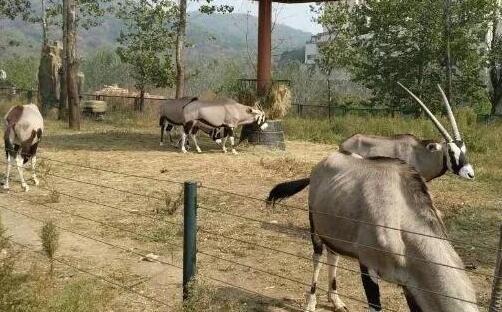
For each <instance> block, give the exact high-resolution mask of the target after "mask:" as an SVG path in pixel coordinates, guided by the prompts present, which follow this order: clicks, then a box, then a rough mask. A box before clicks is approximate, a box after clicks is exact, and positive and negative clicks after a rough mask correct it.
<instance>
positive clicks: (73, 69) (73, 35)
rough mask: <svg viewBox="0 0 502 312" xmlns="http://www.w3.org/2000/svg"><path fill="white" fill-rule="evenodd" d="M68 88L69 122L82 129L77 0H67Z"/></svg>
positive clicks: (71, 125) (71, 126) (72, 127)
mask: <svg viewBox="0 0 502 312" xmlns="http://www.w3.org/2000/svg"><path fill="white" fill-rule="evenodd" d="M66 2H67V5H66V9H67V11H66V12H65V16H66V32H67V34H66V71H65V73H66V88H67V94H68V123H69V127H70V129H75V130H80V105H79V104H80V103H79V96H78V79H77V73H78V61H77V55H76V54H77V53H76V39H77V27H76V19H75V17H76V16H75V14H76V13H75V11H76V7H75V0H66Z"/></svg>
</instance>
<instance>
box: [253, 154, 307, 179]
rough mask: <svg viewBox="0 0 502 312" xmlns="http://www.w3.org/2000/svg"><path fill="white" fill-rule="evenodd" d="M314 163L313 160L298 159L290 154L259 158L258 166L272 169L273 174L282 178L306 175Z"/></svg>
mask: <svg viewBox="0 0 502 312" xmlns="http://www.w3.org/2000/svg"><path fill="white" fill-rule="evenodd" d="M314 165H315V163H313V162H307V161H303V160H298V159H297V158H294V157H291V156H282V157H275V158H265V157H263V158H261V159H260V166H262V167H263V168H265V169H268V170H272V171H273V172H274V173H275V174H277V175H280V176H281V177H283V178H293V177H298V176H302V177H305V176H308V175H310V171H311V170H312V167H313V166H314Z"/></svg>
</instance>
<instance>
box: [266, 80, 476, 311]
mask: <svg viewBox="0 0 502 312" xmlns="http://www.w3.org/2000/svg"><path fill="white" fill-rule="evenodd" d="M399 85H400V86H401V87H403V88H404V89H405V90H406V91H407V92H408V93H410V94H411V96H412V97H413V98H414V99H415V100H416V101H417V102H418V103H419V104H420V106H421V107H422V108H423V109H424V111H425V112H426V113H427V115H428V117H429V118H430V119H431V120H432V122H433V123H434V125H435V126H436V127H437V128H438V130H439V131H440V133H441V134H442V135H443V137H444V139H445V140H446V142H444V143H440V142H434V141H432V140H419V139H418V138H416V137H415V136H413V135H397V136H394V137H380V136H368V135H363V134H356V135H354V136H352V137H350V138H349V139H347V140H345V141H344V142H342V144H341V145H340V151H341V152H343V153H346V154H350V155H352V156H355V157H357V158H361V157H362V158H369V157H389V158H395V159H399V160H401V161H403V162H405V163H407V164H409V165H411V166H412V167H413V168H414V169H415V170H416V171H417V172H418V173H419V174H420V175H421V176H422V177H423V178H424V179H425V180H426V181H430V180H432V179H434V178H437V177H439V176H441V175H443V174H444V173H445V172H446V171H447V170H450V171H451V172H453V173H454V174H456V175H459V176H461V177H463V178H466V179H473V178H474V170H473V169H472V166H471V165H470V164H469V162H468V160H467V157H466V148H465V144H464V142H463V141H462V139H461V136H460V132H459V130H458V126H457V123H456V121H455V117H454V116H453V113H452V111H451V107H450V105H449V102H448V100H447V98H446V96H445V94H444V92H443V90H442V89H441V87H440V86H438V88H439V90H440V92H441V95H442V97H443V101H444V105H445V108H446V111H447V112H448V118H449V120H450V123H451V125H452V128H453V132H454V139H453V138H452V137H451V136H450V134H449V133H448V131H446V129H445V128H444V127H443V126H442V125H441V123H440V122H439V121H438V120H437V119H436V118H435V117H434V115H433V114H432V113H431V112H430V111H429V109H428V108H427V107H426V106H425V105H424V104H423V102H422V101H421V100H420V99H419V98H418V97H417V96H415V95H414V94H413V93H412V92H411V91H409V90H408V89H407V88H405V87H404V86H403V85H401V84H399ZM309 181H310V180H309V179H308V178H307V179H302V180H298V181H293V182H290V183H282V184H279V185H277V186H276V187H275V188H274V190H273V191H272V192H271V196H272V197H271V198H273V194H274V193H277V194H285V192H286V190H285V188H286V189H288V190H287V192H291V195H292V194H295V193H297V192H299V191H300V190H302V189H303V188H305V187H306V186H307V185H308V184H309ZM295 185H296V189H295V188H292V186H295ZM291 195H289V196H291ZM286 197H287V196H286ZM330 257H331V258H332V261H335V262H337V261H338V255H336V253H332V254H331V255H330ZM334 274H335V273H334V272H333V279H335V276H334ZM361 277H362V280H363V284H364V286H365V288H367V287H369V288H370V289H373V291H374V292H376V293H378V292H379V289H378V284H377V283H376V282H374V281H372V280H371V279H370V278H369V277H368V275H367V274H365V272H364V270H363V271H362V275H361ZM368 301H369V303H370V306H371V307H372V308H373V310H374V311H379V307H380V300H379V296H372V298H368Z"/></svg>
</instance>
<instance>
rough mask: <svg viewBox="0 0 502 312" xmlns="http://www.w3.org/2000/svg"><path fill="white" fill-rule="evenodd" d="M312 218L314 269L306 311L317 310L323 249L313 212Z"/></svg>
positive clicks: (312, 311) (313, 311) (310, 216)
mask: <svg viewBox="0 0 502 312" xmlns="http://www.w3.org/2000/svg"><path fill="white" fill-rule="evenodd" d="M309 220H310V230H311V234H310V238H311V239H312V247H313V249H314V252H313V253H312V262H313V264H314V271H313V274H312V284H311V286H310V291H309V292H308V293H307V296H306V297H307V305H306V306H305V312H315V308H316V305H317V298H316V290H317V281H318V279H319V272H320V271H321V265H322V263H321V257H322V250H323V243H322V241H321V239H320V238H319V236H318V235H317V234H315V229H314V224H313V221H312V214H311V213H309Z"/></svg>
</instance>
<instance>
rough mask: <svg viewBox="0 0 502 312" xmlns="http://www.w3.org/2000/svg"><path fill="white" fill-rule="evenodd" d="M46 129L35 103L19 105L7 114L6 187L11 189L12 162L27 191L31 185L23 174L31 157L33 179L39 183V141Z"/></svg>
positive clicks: (5, 134)
mask: <svg viewBox="0 0 502 312" xmlns="http://www.w3.org/2000/svg"><path fill="white" fill-rule="evenodd" d="M43 130H44V120H43V118H42V115H41V114H40V111H39V110H38V107H37V106H36V105H35V104H28V105H22V106H21V105H17V106H14V107H12V108H11V109H10V110H9V112H8V113H7V115H5V133H4V142H5V155H6V157H7V169H6V172H5V181H4V184H3V188H4V189H9V177H10V170H11V166H12V164H14V166H16V167H17V171H18V173H19V179H20V180H21V186H22V187H23V189H24V190H25V191H28V189H29V187H28V184H27V183H26V181H25V180H24V176H23V165H24V164H26V163H27V162H28V161H29V160H30V159H31V169H32V174H33V181H34V183H35V185H38V183H39V182H38V179H37V175H36V173H35V165H36V162H37V158H36V153H37V147H38V143H39V142H40V139H41V137H42V132H43Z"/></svg>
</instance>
